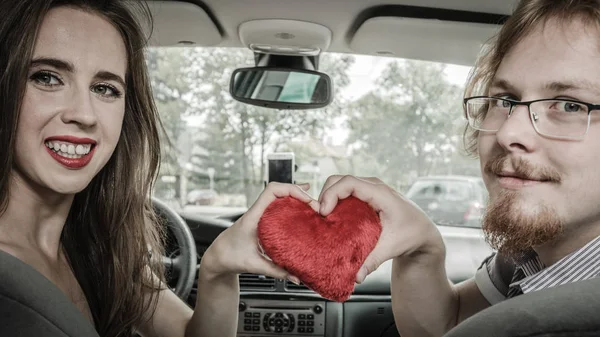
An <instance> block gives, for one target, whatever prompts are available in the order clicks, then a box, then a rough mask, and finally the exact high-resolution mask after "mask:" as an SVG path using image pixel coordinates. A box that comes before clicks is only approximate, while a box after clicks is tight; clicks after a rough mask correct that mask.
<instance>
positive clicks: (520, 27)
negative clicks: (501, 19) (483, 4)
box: [463, 0, 600, 156]
mask: <svg viewBox="0 0 600 337" xmlns="http://www.w3.org/2000/svg"><path fill="white" fill-rule="evenodd" d="M550 19H555V20H557V22H558V23H559V24H569V23H570V22H572V21H573V20H574V19H580V20H582V22H583V23H584V24H586V25H589V26H591V27H593V28H596V29H598V28H600V1H599V0H521V1H520V2H519V4H518V5H517V8H516V9H515V11H514V12H513V14H512V15H511V17H510V18H509V19H508V20H507V21H506V22H505V23H504V25H503V26H502V29H501V30H500V31H499V32H498V34H496V36H495V37H493V38H492V39H491V40H490V41H488V46H487V47H485V48H484V50H483V51H482V53H481V55H480V56H479V58H478V60H477V62H476V63H475V66H474V67H473V69H472V70H471V73H470V74H469V79H468V81H467V86H466V88H465V97H470V96H476V95H486V94H487V93H488V91H489V87H490V85H491V82H492V81H493V79H494V77H495V76H496V72H497V71H498V68H499V67H500V63H501V62H502V60H503V59H504V57H505V56H506V54H508V52H509V51H510V50H511V48H512V47H514V46H515V45H516V44H517V43H519V41H521V40H522V39H523V38H524V37H526V36H527V35H528V34H530V33H531V32H532V31H533V30H534V29H535V28H536V27H538V26H539V25H540V24H545V23H546V22H548V20H550ZM599 42H600V40H599ZM478 135H479V132H478V131H476V130H474V129H471V128H469V127H468V126H466V127H465V131H464V138H463V140H464V144H465V149H466V151H467V152H468V153H469V154H471V155H474V156H477V137H478Z"/></svg>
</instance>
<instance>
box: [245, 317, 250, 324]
mask: <svg viewBox="0 0 600 337" xmlns="http://www.w3.org/2000/svg"><path fill="white" fill-rule="evenodd" d="M244 324H252V320H251V319H250V318H246V319H244Z"/></svg>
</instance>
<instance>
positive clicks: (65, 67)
mask: <svg viewBox="0 0 600 337" xmlns="http://www.w3.org/2000/svg"><path fill="white" fill-rule="evenodd" d="M41 65H46V66H50V67H53V68H56V69H58V70H62V71H66V72H70V73H73V72H75V66H74V65H73V63H71V62H68V61H64V60H60V59H56V58H51V57H41V58H36V59H33V60H32V61H31V64H30V66H31V67H36V66H41ZM94 78H95V79H98V80H101V81H115V82H117V83H119V84H120V85H121V86H123V88H127V85H125V81H124V80H123V78H122V77H121V76H119V75H117V74H115V73H112V72H110V71H106V70H101V71H99V72H97V73H96V74H95V75H94Z"/></svg>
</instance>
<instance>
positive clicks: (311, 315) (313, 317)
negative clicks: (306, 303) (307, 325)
mask: <svg viewBox="0 0 600 337" xmlns="http://www.w3.org/2000/svg"><path fill="white" fill-rule="evenodd" d="M306 318H308V319H315V315H313V314H308V315H306Z"/></svg>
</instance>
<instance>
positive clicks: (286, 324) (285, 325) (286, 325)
mask: <svg viewBox="0 0 600 337" xmlns="http://www.w3.org/2000/svg"><path fill="white" fill-rule="evenodd" d="M283 326H284V327H286V328H287V327H288V326H290V321H288V320H287V319H286V320H285V321H283Z"/></svg>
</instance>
